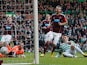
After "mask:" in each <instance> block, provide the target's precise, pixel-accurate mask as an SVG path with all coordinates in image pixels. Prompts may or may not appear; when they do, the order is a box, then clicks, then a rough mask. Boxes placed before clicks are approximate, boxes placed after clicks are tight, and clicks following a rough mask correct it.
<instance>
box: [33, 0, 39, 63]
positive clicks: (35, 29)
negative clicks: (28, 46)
mask: <svg viewBox="0 0 87 65" xmlns="http://www.w3.org/2000/svg"><path fill="white" fill-rule="evenodd" d="M33 11H34V44H35V45H34V47H35V48H34V49H35V64H39V44H38V43H39V42H38V41H39V40H38V0H34V1H33Z"/></svg>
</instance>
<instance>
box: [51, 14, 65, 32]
mask: <svg viewBox="0 0 87 65" xmlns="http://www.w3.org/2000/svg"><path fill="white" fill-rule="evenodd" d="M55 19H58V21H59V22H61V23H63V22H66V18H65V16H64V15H63V14H60V15H56V14H55V15H52V19H51V22H52V30H53V32H56V33H63V29H64V25H62V26H60V25H59V24H58V22H55Z"/></svg>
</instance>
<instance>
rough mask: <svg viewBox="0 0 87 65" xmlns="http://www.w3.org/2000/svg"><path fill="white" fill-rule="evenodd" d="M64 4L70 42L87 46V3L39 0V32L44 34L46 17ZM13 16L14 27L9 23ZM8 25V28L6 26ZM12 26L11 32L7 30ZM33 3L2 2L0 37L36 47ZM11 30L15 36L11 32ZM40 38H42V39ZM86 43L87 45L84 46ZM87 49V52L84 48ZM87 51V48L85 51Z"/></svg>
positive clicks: (67, 0) (11, 0)
mask: <svg viewBox="0 0 87 65" xmlns="http://www.w3.org/2000/svg"><path fill="white" fill-rule="evenodd" d="M57 5H61V6H62V7H63V8H62V9H63V13H64V14H65V15H66V17H67V19H68V24H67V25H66V26H65V34H67V35H68V36H69V37H70V39H72V40H74V41H75V42H76V43H79V44H80V45H81V46H82V47H81V48H82V49H84V48H83V47H87V1H86V0H39V2H38V10H39V14H38V17H39V32H40V34H42V30H41V24H42V20H44V18H45V15H46V14H50V15H52V14H53V13H55V10H54V8H55V7H56V6H57ZM9 14H11V15H12V22H11V23H10V24H11V25H12V26H11V25H9V24H8V22H7V17H8V16H7V15H9ZM6 26H7V27H6ZM9 27H12V28H10V29H6V28H9ZM33 29H34V26H33V2H32V0H0V35H1V36H2V35H4V34H11V35H12V36H13V42H14V44H15V45H16V44H18V42H19V41H21V40H22V41H23V42H24V43H25V44H29V46H28V48H30V47H32V46H33ZM9 31H11V32H12V33H9ZM40 39H41V37H40ZM83 44H84V45H83ZM84 50H85V49H84ZM86 50H87V49H86Z"/></svg>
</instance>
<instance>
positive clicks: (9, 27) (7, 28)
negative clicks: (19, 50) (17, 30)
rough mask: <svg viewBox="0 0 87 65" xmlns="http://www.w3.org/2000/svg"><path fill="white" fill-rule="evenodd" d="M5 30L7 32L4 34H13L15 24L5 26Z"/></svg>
mask: <svg viewBox="0 0 87 65" xmlns="http://www.w3.org/2000/svg"><path fill="white" fill-rule="evenodd" d="M4 29H5V32H4V34H10V35H11V34H12V33H13V31H14V30H13V29H14V25H13V24H4Z"/></svg>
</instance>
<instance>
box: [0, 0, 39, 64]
mask: <svg viewBox="0 0 87 65" xmlns="http://www.w3.org/2000/svg"><path fill="white" fill-rule="evenodd" d="M33 2H34V1H33V0H0V44H4V43H5V46H6V45H9V46H10V47H11V49H12V50H13V48H14V47H15V46H18V45H20V44H21V43H23V44H24V45H23V48H22V53H21V52H20V51H18V53H19V52H20V53H19V54H18V55H17V53H16V52H15V53H13V51H12V50H10V51H9V53H10V52H11V53H10V55H9V54H5V55H4V54H2V55H1V56H0V57H1V58H0V60H3V65H10V64H11V65H13V64H14V63H15V64H14V65H19V64H21V65H22V64H23V65H25V64H31V63H36V64H38V63H39V61H38V59H39V58H38V57H39V56H38V50H37V49H38V30H36V29H38V23H36V22H38V18H37V16H38V14H37V12H38V8H36V7H35V6H37V2H36V3H35V4H36V5H35V4H34V6H33ZM33 7H34V10H36V11H34V12H33ZM33 13H35V14H34V17H33ZM35 16H36V17H35ZM34 18H35V20H34ZM34 21H36V22H34ZM35 26H36V27H35ZM35 31H36V32H35ZM9 35H10V36H11V37H9ZM0 48H1V45H0ZM18 48H19V49H18V50H20V49H21V48H20V47H18ZM35 48H36V49H35ZM34 49H35V50H34ZM5 51H6V50H5ZM23 51H24V52H23ZM12 53H13V54H12ZM0 54H1V53H0ZM3 55H4V56H3ZM14 55H15V56H14Z"/></svg>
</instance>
